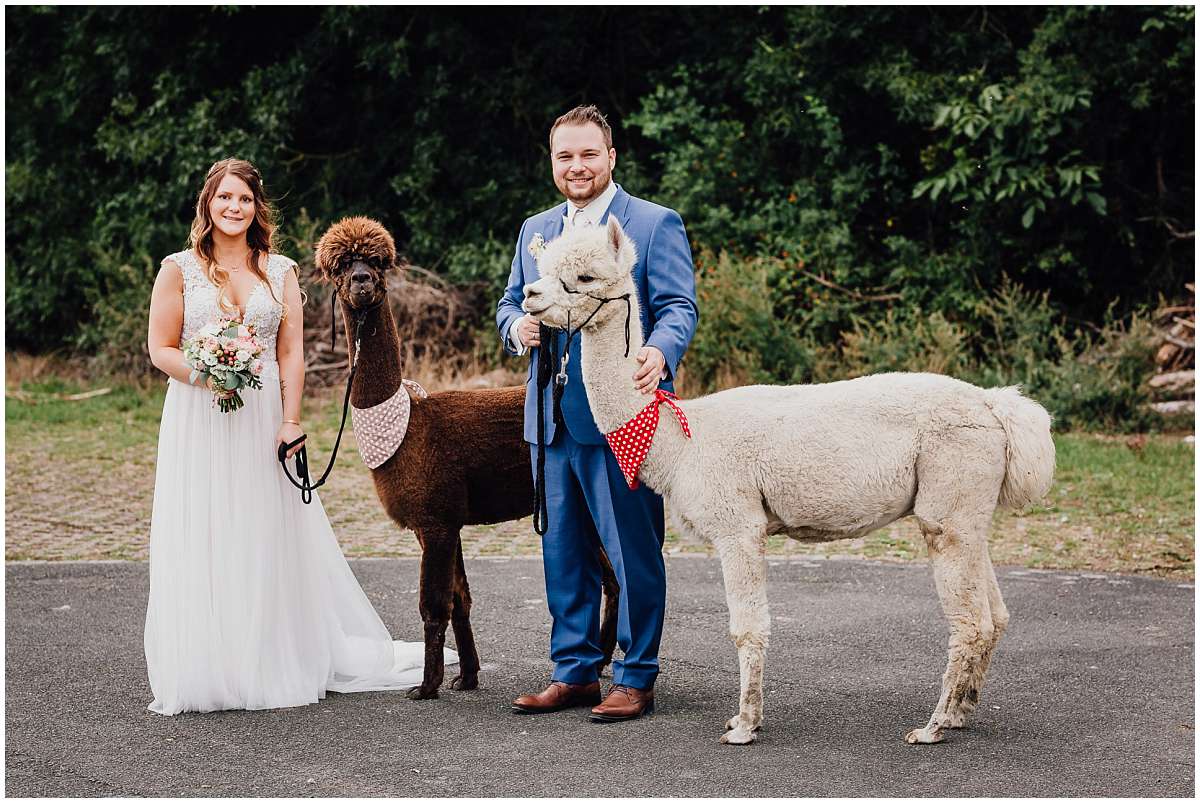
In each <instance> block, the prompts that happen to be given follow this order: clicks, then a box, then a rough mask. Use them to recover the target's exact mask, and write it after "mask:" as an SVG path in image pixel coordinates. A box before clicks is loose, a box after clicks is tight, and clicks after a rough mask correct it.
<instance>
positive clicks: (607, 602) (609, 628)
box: [596, 537, 621, 675]
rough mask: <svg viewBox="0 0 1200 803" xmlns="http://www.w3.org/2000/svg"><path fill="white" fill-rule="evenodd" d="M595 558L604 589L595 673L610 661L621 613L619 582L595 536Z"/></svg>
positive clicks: (614, 647)
mask: <svg viewBox="0 0 1200 803" xmlns="http://www.w3.org/2000/svg"><path fill="white" fill-rule="evenodd" d="M596 550H597V558H598V559H599V562H600V585H601V587H602V588H603V589H604V613H603V616H602V618H601V619H600V651H601V652H603V653H604V658H603V659H601V661H600V664H599V666H597V667H596V673H597V674H599V675H603V674H604V670H605V668H606V667H607V666H608V665H609V664H611V663H612V657H613V650H615V649H616V647H617V618H618V617H619V616H620V613H621V584H620V583H619V582H617V575H616V572H614V571H613V567H612V563H611V562H610V561H609V559H608V553H607V552H605V551H604V546H603V545H602V544H601V543H600V539H599V537H597V538H596Z"/></svg>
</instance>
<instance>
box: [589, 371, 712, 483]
mask: <svg viewBox="0 0 1200 803" xmlns="http://www.w3.org/2000/svg"><path fill="white" fill-rule="evenodd" d="M676 398H677V397H676V396H675V394H674V393H672V392H671V391H669V390H656V391H654V401H652V402H650V403H649V404H647V405H646V406H645V407H643V408H642V411H641V412H640V413H638V414H637V415H635V416H634V417H633V420H631V421H629V422H628V423H626V424H623V425H622V426H621V427H620V429H614V430H613V431H612V432H609V433H607V434H606V435H605V436H604V437H605V439H606V440H607V441H608V446H609V448H610V449H612V451H613V456H614V457H616V458H617V465H619V466H620V467H621V473H622V474H624V475H625V482H627V483H629V489H630V490H633V489H635V488H637V487H638V478H637V473H638V469H639V468H641V466H642V462H643V461H644V460H645V459H646V455H647V454H649V453H650V444H651V443H653V441H654V433H655V431H656V430H657V429H658V406H659V405H660V404H663V403H664V402H665V403H666V404H667V405H668V406H669V407H670V408H671V409H672V410H674V411H675V417H676V418H678V419H679V426H680V427H682V428H683V434H684V435H686V436H687V437H689V438H690V437H692V429H691V427H689V426H688V420H687V416H686V415H684V414H683V410H681V409H680V407H679V405H678V404H676V403H675V399H676Z"/></svg>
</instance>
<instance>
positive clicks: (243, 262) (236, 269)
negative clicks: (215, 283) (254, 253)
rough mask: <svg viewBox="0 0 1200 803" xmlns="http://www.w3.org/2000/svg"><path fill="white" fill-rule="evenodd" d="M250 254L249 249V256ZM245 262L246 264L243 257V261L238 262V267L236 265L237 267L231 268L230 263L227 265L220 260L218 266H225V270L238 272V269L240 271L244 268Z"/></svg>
mask: <svg viewBox="0 0 1200 803" xmlns="http://www.w3.org/2000/svg"><path fill="white" fill-rule="evenodd" d="M249 254H250V252H249V251H247V252H246V255H247V256H249ZM244 264H245V260H244V258H243V261H242V262H241V263H237V267H235V268H231V267H229V266H228V265H225V264H223V263H221V262H219V261H218V262H217V266H218V267H221V268H224V269H225V270H227V271H229V272H230V273H237V272H238V271H240V270H241V269H242V266H243V265H244Z"/></svg>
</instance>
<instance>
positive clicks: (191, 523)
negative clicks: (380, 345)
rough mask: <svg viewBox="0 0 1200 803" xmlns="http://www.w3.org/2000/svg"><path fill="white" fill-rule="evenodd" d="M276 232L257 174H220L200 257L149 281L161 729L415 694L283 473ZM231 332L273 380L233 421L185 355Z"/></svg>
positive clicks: (153, 625) (292, 313)
mask: <svg viewBox="0 0 1200 803" xmlns="http://www.w3.org/2000/svg"><path fill="white" fill-rule="evenodd" d="M273 217H274V216H273V213H272V210H271V208H270V207H269V205H268V204H267V202H266V198H265V196H264V194H263V186H262V178H261V176H260V175H259V172H258V170H257V169H255V167H254V166H253V165H251V164H250V163H249V162H246V161H243V160H240V159H225V160H223V161H220V162H217V163H216V164H214V165H213V166H212V167H211V168H210V169H209V171H208V176H207V178H206V179H205V181H204V187H203V189H201V191H200V195H199V197H198V198H197V200H196V217H195V220H194V221H193V223H192V231H191V238H190V242H191V248H190V249H189V250H186V251H181V252H179V253H177V254H172V255H171V256H169V257H167V258H166V259H164V260H163V263H162V269H161V270H160V271H159V273H158V277H157V279H155V282H154V290H153V294H152V296H151V300H150V327H149V336H148V342H147V345H148V347H149V350H150V357H151V360H152V361H153V362H154V365H155V366H156V367H157V368H158V369H159V370H161V371H162V372H163V373H165V374H167V376H168V377H170V378H169V380H168V383H167V395H166V401H165V402H164V404H163V413H162V425H161V429H160V431H159V441H158V465H157V470H156V475H155V484H154V512H153V515H152V519H151V524H150V601H149V606H148V608H147V611H146V635H145V648H146V668H147V670H148V672H149V676H150V687H151V689H152V690H153V692H154V700H153V701H152V702H151V703H150V710H151V711H156V712H158V713H160V714H168V715H170V714H178V713H180V712H183V711H219V710H224V709H233V708H245V709H261V708H284V707H288V706H297V705H306V704H308V703H314V702H316V701H317V700H319V699H321V698H323V697H324V696H325V692H326V691H337V692H352V691H371V690H381V689H405V688H408V687H410V686H413V685H416V684H418V683H420V682H421V672H422V660H423V650H424V647H423V645H422V644H421V643H420V642H414V643H404V642H393V641H392V639H391V637H390V636H389V635H388V631H387V628H386V627H384V624H383V622H382V621H381V620H380V618H379V615H378V614H377V613H376V612H375V609H374V608H372V607H371V603H370V602H369V601H368V600H367V598H366V595H365V594H363V591H362V589H361V588H360V587H359V585H358V581H357V580H356V579H355V577H354V574H353V573H352V572H351V571H350V567H349V565H348V564H347V563H346V560H345V558H344V557H343V556H342V552H341V549H340V548H339V546H338V543H337V540H336V539H335V538H334V535H333V531H332V529H331V528H330V526H329V521H328V519H326V517H325V510H324V508H322V507H321V502H320V500H319V499H318V498H317V497H316V495H314V496H313V501H312V504H311V505H305V504H303V503H302V502H301V501H300V496H299V493H298V492H297V491H295V489H293V488H292V486H291V485H290V484H289V483H288V481H287V479H286V478H285V477H284V474H283V471H282V469H281V467H280V465H279V462H278V459H277V457H276V448H277V445H278V444H280V443H290V442H292V441H294V440H296V439H297V438H299V437H300V435H301V434H302V430H301V428H300V402H301V394H302V393H303V390H304V357H303V342H302V332H303V313H302V309H301V306H302V301H301V297H300V285H299V280H298V278H297V275H296V270H295V268H296V263H295V262H293V261H292V260H290V259H288V258H287V257H284V256H282V255H280V254H276V253H273V252H272V238H273V235H274V232H275V225H274V221H273ZM229 317H235V318H239V319H241V320H242V322H243V323H246V324H253V325H254V326H255V328H256V330H257V336H258V339H259V341H260V342H261V343H262V344H263V346H264V347H265V350H264V352H263V354H262V360H263V364H264V369H263V371H262V375H261V379H262V388H261V389H260V390H250V389H246V388H243V389H242V390H241V395H242V398H243V400H244V401H245V406H244V407H242V408H241V409H239V410H235V411H233V412H230V413H222V412H220V411H219V410H218V409H217V407H216V406H215V404H214V396H215V395H219V394H218V390H214V389H213V387H212V386H211V384H209V385H208V386H207V387H206V386H205V383H211V378H208V377H206V375H201V376H199V377H197V380H196V384H194V385H193V384H192V383H191V382H190V381H189V377H190V374H191V369H190V367H188V366H187V365H185V363H184V359H183V353H182V351H181V350H180V346H181V343H182V342H183V341H185V340H187V339H188V338H190V337H192V336H193V335H194V334H195V333H196V332H197V330H199V329H200V328H201V327H202V326H204V325H205V324H208V323H212V322H215V321H217V320H219V319H221V318H229ZM298 448H299V447H295V448H294V449H293V450H292V452H293V453H294V452H295V451H296V450H297V449H298ZM290 456H291V455H290V454H289V457H290ZM455 660H457V656H455V655H453V653H452V652H451V651H449V650H447V663H452V662H453V661H455Z"/></svg>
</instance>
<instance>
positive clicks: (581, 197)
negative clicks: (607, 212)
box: [559, 173, 612, 206]
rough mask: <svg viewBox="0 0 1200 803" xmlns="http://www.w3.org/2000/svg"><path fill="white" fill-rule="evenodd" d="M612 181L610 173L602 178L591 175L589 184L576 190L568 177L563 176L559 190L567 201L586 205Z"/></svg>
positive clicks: (597, 196)
mask: <svg viewBox="0 0 1200 803" xmlns="http://www.w3.org/2000/svg"><path fill="white" fill-rule="evenodd" d="M611 183H612V173H606V174H605V175H604V176H603V178H601V177H600V176H593V177H592V183H591V185H590V186H589V187H588V188H587V189H584V190H576V189H575V188H574V187H572V186H571V181H570V179H569V178H568V177H564V178H563V187H561V188H560V189H559V191H560V192H561V193H562V194H563V197H565V198H566V199H567V200H568V201H571V202H572V203H574V204H575V205H576V206H579V205H586V204H588V203H590V202H591V201H592V200H593V199H594V198H599V197H600V195H601V193H603V192H604V191H605V190H607V189H608V185H609V184H611Z"/></svg>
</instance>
